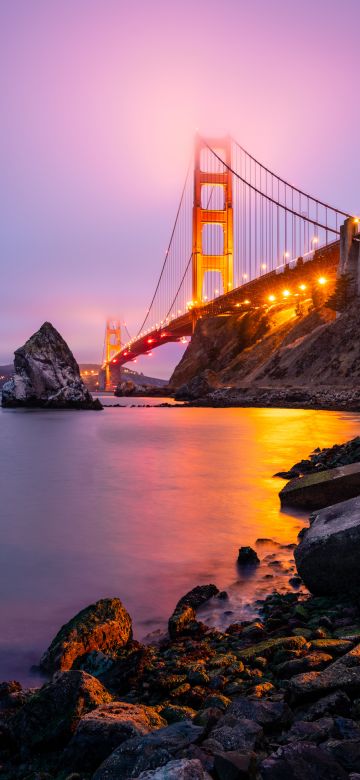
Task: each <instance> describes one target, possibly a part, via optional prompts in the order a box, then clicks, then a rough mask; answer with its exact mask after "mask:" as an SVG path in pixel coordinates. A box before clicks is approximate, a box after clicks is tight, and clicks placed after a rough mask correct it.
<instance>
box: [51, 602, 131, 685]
mask: <svg viewBox="0 0 360 780" xmlns="http://www.w3.org/2000/svg"><path fill="white" fill-rule="evenodd" d="M131 637H132V622H131V617H130V615H129V614H128V612H127V611H126V609H125V607H124V606H123V605H122V603H121V601H120V599H118V598H113V599H100V600H99V601H97V602H96V603H95V604H91V605H90V606H89V607H86V608H85V609H83V610H81V612H79V613H78V614H77V615H75V617H73V618H72V619H71V620H69V622H68V623H66V624H65V625H64V626H63V627H62V628H61V629H60V631H59V632H58V633H57V634H56V636H55V638H54V639H53V641H52V642H51V645H50V647H49V648H48V649H47V650H46V652H45V653H44V655H43V657H42V659H41V661H40V668H41V669H43V671H45V672H47V673H48V674H53V673H54V672H55V671H58V670H61V671H65V670H67V669H71V668H72V666H73V664H74V661H76V659H78V658H81V656H83V655H85V654H86V653H90V652H91V651H93V650H99V651H101V652H102V653H105V654H106V655H110V656H111V655H113V654H115V653H116V652H117V651H118V650H119V649H120V648H122V647H124V646H125V645H126V644H127V643H128V642H129V640H130V639H131Z"/></svg>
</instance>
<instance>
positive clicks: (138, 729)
mask: <svg viewBox="0 0 360 780" xmlns="http://www.w3.org/2000/svg"><path fill="white" fill-rule="evenodd" d="M166 725H167V724H166V721H165V720H164V719H163V718H161V717H160V715H159V714H158V712H157V711H156V710H155V709H154V708H153V707H146V706H144V705H141V704H136V705H134V704H128V703H126V702H112V703H111V704H103V705H102V706H101V707H98V708H97V709H95V710H92V712H89V713H88V714H87V715H85V716H84V717H83V718H81V720H80V722H79V724H78V726H77V729H76V732H75V734H74V736H73V738H72V740H71V742H70V743H69V745H68V747H67V749H66V751H65V753H64V756H63V759H62V764H63V765H64V766H69V767H71V768H72V769H79V770H82V771H88V772H91V771H94V770H95V769H96V768H97V767H98V766H99V765H100V764H101V763H102V761H104V760H105V758H107V756H109V755H110V754H111V753H112V752H113V751H114V750H115V749H116V748H118V747H119V746H120V745H121V744H122V743H123V742H126V740H128V739H132V738H133V737H141V736H144V735H145V734H149V733H150V732H151V731H155V729H159V728H163V727H165V726H166Z"/></svg>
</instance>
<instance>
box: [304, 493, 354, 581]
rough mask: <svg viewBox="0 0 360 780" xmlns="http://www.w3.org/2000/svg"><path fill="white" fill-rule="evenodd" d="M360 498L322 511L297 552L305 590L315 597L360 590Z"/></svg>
mask: <svg viewBox="0 0 360 780" xmlns="http://www.w3.org/2000/svg"><path fill="white" fill-rule="evenodd" d="M359 550H360V496H359V497H358V498H352V499H349V500H348V501H344V502H343V503H339V504H335V505H334V506H330V507H327V508H326V509H322V510H320V511H319V512H318V513H316V514H315V515H314V516H313V517H312V518H311V525H310V528H309V529H307V530H306V531H305V533H304V535H303V537H302V540H301V542H300V544H299V545H298V547H297V548H296V550H295V552H294V556H295V562H296V566H297V569H298V572H299V574H300V577H301V578H302V580H303V581H304V583H305V585H306V587H307V588H308V589H309V590H310V591H311V593H314V594H319V595H323V594H325V595H326V594H331V593H333V594H339V593H343V592H351V591H357V590H359V589H360V567H359Z"/></svg>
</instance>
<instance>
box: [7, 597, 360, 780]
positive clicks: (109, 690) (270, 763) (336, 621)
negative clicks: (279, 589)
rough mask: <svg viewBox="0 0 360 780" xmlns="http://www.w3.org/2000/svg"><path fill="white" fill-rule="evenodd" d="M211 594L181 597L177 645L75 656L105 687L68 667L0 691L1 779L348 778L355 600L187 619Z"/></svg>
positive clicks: (270, 605) (273, 603)
mask: <svg viewBox="0 0 360 780" xmlns="http://www.w3.org/2000/svg"><path fill="white" fill-rule="evenodd" d="M216 591H217V589H216V587H215V586H214V585H205V586H200V587H198V588H194V589H193V590H192V591H190V592H189V593H187V594H186V595H185V596H184V597H183V598H182V599H180V601H179V602H178V605H177V607H179V609H183V610H184V611H186V610H190V611H191V613H192V614H193V615H194V616H195V617H194V619H192V620H190V621H189V623H188V624H187V627H186V630H184V631H183V632H181V631H180V632H179V633H177V634H176V635H175V636H174V637H173V638H172V637H171V636H165V637H162V639H161V640H160V641H159V642H158V643H157V644H153V645H147V646H144V645H140V644H139V643H137V642H135V641H134V640H131V641H130V640H129V642H128V643H127V644H126V645H124V646H122V647H120V648H119V649H118V650H117V651H115V652H114V653H113V652H112V651H111V650H109V655H107V654H106V653H104V652H102V651H100V650H93V651H91V652H90V653H85V655H81V656H79V657H77V658H76V659H75V661H74V663H75V664H79V663H83V662H84V659H85V661H86V663H87V664H89V659H91V661H92V663H93V664H94V669H95V668H96V667H97V664H99V665H100V667H103V668H104V667H105V668H106V662H107V661H109V662H110V668H109V670H108V672H106V673H105V674H101V682H100V681H99V679H95V677H94V676H92V675H91V674H88V673H85V672H83V671H77V670H74V669H73V670H71V671H67V672H58V673H56V674H55V676H54V677H53V680H52V681H51V682H50V683H47V684H46V685H44V686H43V687H42V688H41V689H40V690H38V691H36V692H34V691H33V690H23V689H22V687H21V685H20V684H19V683H17V682H15V681H11V682H8V683H3V684H2V685H0V767H1V769H0V774H1V776H4V780H5V778H6V780H30V778H36V780H57V779H58V780H65V778H70V777H73V780H79V778H81V779H82V778H86V779H89V778H90V776H91V777H92V780H120V778H121V780H130V779H131V780H136V779H137V780H139V778H142V780H152V778H154V779H155V780H169V779H170V780H180V779H181V778H182V780H209V778H211V780H229V779H230V780H234V778H235V780H266V778H267V780H288V778H292V779H293V780H305V779H306V780H307V778H314V780H315V778H318V777H319V778H323V780H325V778H326V780H328V778H329V780H337V779H338V778H339V780H342V778H344V780H345V778H347V780H356V778H355V776H354V777H353V773H356V772H358V771H359V769H360V608H359V603H358V599H357V598H355V599H352V598H351V596H349V595H346V596H345V595H344V596H343V597H339V596H337V597H324V596H323V597H320V596H309V595H307V596H306V595H304V593H299V592H288V593H285V594H282V595H281V594H278V593H272V594H271V595H270V596H268V597H267V598H266V599H265V600H264V601H262V602H257V606H258V608H259V615H258V618H257V620H256V621H252V622H249V621H242V622H239V623H232V624H231V625H230V626H228V628H227V629H226V630H224V631H220V630H218V629H216V628H211V627H209V626H204V624H201V623H199V622H198V621H197V620H196V613H195V609H197V608H198V607H199V606H200V607H201V605H202V604H203V603H205V601H204V600H205V599H207V598H208V597H211V598H212V597H213V596H215V598H218V597H219V596H221V594H217V593H216ZM104 601H106V600H104ZM109 601H110V602H112V600H109ZM102 603H103V602H98V604H102ZM96 606H97V605H93V606H92V607H90V608H88V610H90V612H91V611H93V610H94V609H96ZM218 606H221V601H220V602H219V604H218ZM227 606H228V605H227V604H225V603H224V614H226V613H227V609H226V607H227ZM88 610H84V611H83V613H85V615H86V613H87V612H88ZM81 614H82V613H80V616H76V618H74V619H73V621H70V624H71V623H72V622H74V623H75V624H76V623H77V621H79V624H80V625H83V624H85V625H87V620H86V619H84V618H81ZM79 618H81V619H80V620H79ZM59 634H61V632H59ZM73 641H74V647H75V648H76V646H77V642H78V634H77V632H76V631H75V633H74V635H73ZM69 642H70V644H71V641H70V640H69ZM68 649H69V646H67V650H68ZM95 673H96V671H94V674H95ZM92 773H93V774H92Z"/></svg>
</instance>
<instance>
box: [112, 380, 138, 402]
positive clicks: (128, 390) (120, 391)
mask: <svg viewBox="0 0 360 780" xmlns="http://www.w3.org/2000/svg"><path fill="white" fill-rule="evenodd" d="M136 390H137V387H136V384H135V382H132V381H131V379H126V380H124V381H123V382H119V384H118V385H117V387H116V388H115V390H114V395H116V396H117V397H118V398H122V396H128V395H135V393H136Z"/></svg>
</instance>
